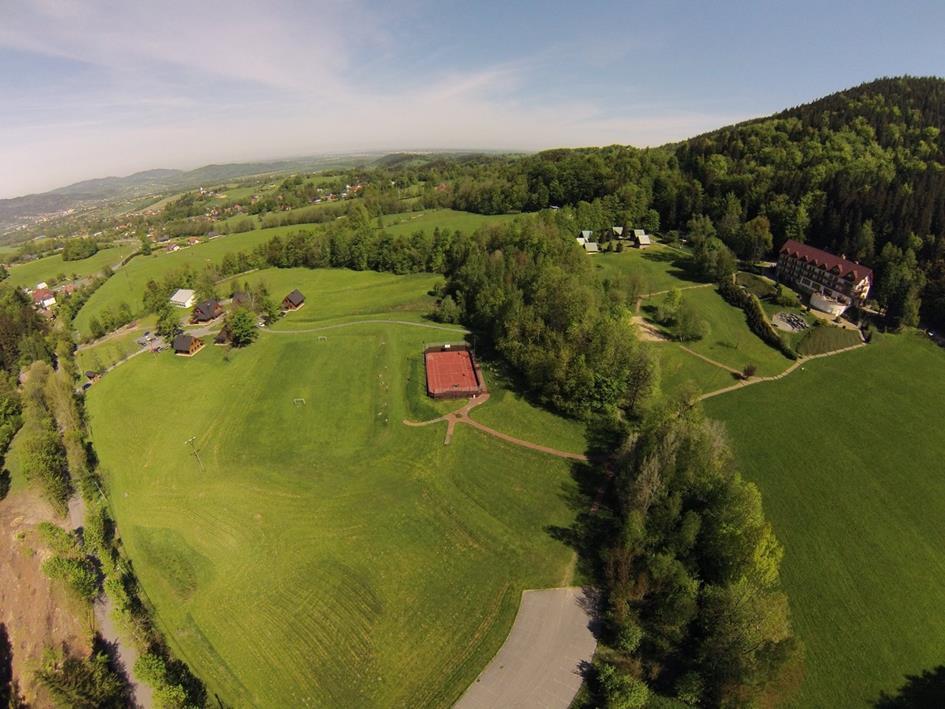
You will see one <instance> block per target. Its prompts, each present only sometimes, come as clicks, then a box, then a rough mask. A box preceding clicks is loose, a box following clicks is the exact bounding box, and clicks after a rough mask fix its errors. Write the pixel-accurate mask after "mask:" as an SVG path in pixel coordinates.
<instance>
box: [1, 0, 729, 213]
mask: <svg viewBox="0 0 945 709" xmlns="http://www.w3.org/2000/svg"><path fill="white" fill-rule="evenodd" d="M2 3H3V0H0V4H2ZM0 13H2V14H3V22H2V24H0V47H8V48H16V49H20V50H24V51H29V52H34V53H38V54H44V55H48V56H55V57H64V58H67V59H69V60H73V61H77V62H82V63H84V65H85V66H88V67H91V68H92V69H91V70H90V74H91V75H92V76H93V77H94V80H92V79H83V81H84V83H82V84H81V85H79V86H74V87H70V90H69V91H66V92H64V93H63V94H62V95H55V96H52V95H50V94H51V93H52V91H51V90H46V91H44V90H43V89H42V87H39V88H38V89H36V90H35V91H32V92H30V91H27V92H26V93H25V94H16V95H11V96H8V97H6V98H5V97H4V96H3V95H2V94H0V120H2V121H3V122H5V123H6V125H7V126H8V127H7V128H6V129H5V130H4V131H3V132H2V133H0V153H2V154H3V156H4V168H3V170H2V171H0V195H4V194H5V195H11V194H14V193H15V194H21V193H23V192H25V191H27V190H41V189H48V188H51V187H55V186H57V185H59V184H62V183H65V182H68V181H74V180H78V179H84V178H87V177H92V176H98V175H102V174H106V173H107V174H125V173H128V172H131V171H134V170H138V169H147V168H151V167H193V166H197V165H199V164H202V163H204V162H209V161H212V162H222V161H237V160H244V159H259V158H269V157H277V156H291V155H301V154H307V153H315V152H323V151H325V152H327V151H341V150H358V149H397V148H416V149H419V148H450V147H463V148H474V147H481V148H489V147H495V148H513V149H533V148H534V149H537V148H543V147H552V146H559V145H561V146H569V145H602V144H609V143H615V142H617V143H631V144H637V145H651V144H657V143H662V142H665V141H667V140H672V139H678V138H681V137H684V136H686V135H689V134H692V133H696V132H701V131H703V130H706V129H709V128H712V127H715V126H717V125H721V124H723V123H726V122H730V121H731V120H732V119H733V118H735V117H733V116H718V115H705V114H687V113H681V112H679V111H660V112H653V111H650V112H649V113H647V112H646V108H645V107H642V106H641V107H638V111H639V112H638V113H637V114H636V115H630V114H628V113H625V112H617V113H616V115H614V114H613V113H612V112H611V113H608V112H607V111H605V110H604V109H603V107H602V106H600V105H596V104H595V102H593V101H587V100H585V101H582V102H580V103H579V104H577V105H575V102H572V101H565V100H557V101H549V100H541V98H540V92H536V91H535V90H534V89H532V90H531V91H529V92H528V95H529V98H528V99H527V100H526V99H524V98H522V96H524V95H525V94H524V89H526V88H529V84H528V79H529V72H530V71H531V69H532V68H533V67H532V65H531V64H530V62H534V58H533V57H532V58H529V57H524V58H523V59H522V60H521V61H519V62H511V63H508V62H507V63H502V64H497V65H491V66H480V67H476V68H475V69H474V70H470V71H458V70H455V69H452V70H451V69H449V68H446V69H443V70H440V72H439V73H437V74H435V75H429V76H418V75H416V73H415V72H414V73H410V74H409V75H407V74H406V72H405V74H404V75H399V74H398V73H397V72H396V71H395V70H392V71H388V72H387V74H385V76H386V75H390V76H391V77H393V78H392V79H391V80H390V81H388V82H387V83H385V84H382V85H380V86H377V85H366V84H365V83H364V82H362V81H359V77H360V72H361V71H362V70H363V66H364V65H365V64H366V63H370V62H375V63H376V62H377V61H378V57H380V58H381V59H382V60H383V61H387V62H389V63H390V64H391V67H392V68H393V69H396V61H395V60H396V57H397V51H398V49H397V48H398V42H402V41H404V39H405V38H404V37H395V36H393V35H392V34H390V33H389V32H388V31H387V30H385V20H384V17H383V15H381V14H379V13H378V12H376V11H369V10H368V9H366V8H365V7H363V6H361V5H358V4H355V3H348V2H345V3H320V4H318V5H317V6H313V5H311V4H307V3H306V4H300V5H297V6H294V5H292V4H290V3H286V2H282V3H278V4H269V3H246V2H242V1H241V0H230V1H228V2H221V1H220V0H213V1H212V2H189V3H188V2H183V1H182V0H172V1H170V2H165V3H161V4H160V5H157V4H155V5H152V6H144V5H143V4H139V3H112V2H81V3H78V2H72V1H71V0H43V1H42V2H34V3H32V4H31V5H29V6H26V5H23V6H12V7H3V8H2V9H0ZM365 57H369V58H370V59H369V60H366V59H365ZM58 90H59V87H58V86H57V87H56V91H58ZM536 96H538V98H536ZM11 99H12V100H11ZM44 106H45V107H46V108H47V109H48V110H47V113H48V117H46V118H43V119H42V120H32V119H33V117H34V116H39V115H40V114H42V113H43V108H44ZM610 108H611V109H612V107H610ZM27 114H28V115H29V117H30V120H28V121H27V120H20V121H17V120H13V119H15V118H16V117H17V116H18V115H19V116H23V115H27ZM739 118H740V117H739ZM7 119H10V120H7Z"/></svg>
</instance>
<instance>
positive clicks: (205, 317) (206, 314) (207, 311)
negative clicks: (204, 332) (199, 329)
mask: <svg viewBox="0 0 945 709" xmlns="http://www.w3.org/2000/svg"><path fill="white" fill-rule="evenodd" d="M221 315H223V306H222V305H220V303H218V302H217V301H215V300H205V301H203V302H201V303H197V307H196V308H194V312H193V314H192V315H191V316H190V321H191V322H194V323H198V322H210V321H211V320H216V319H217V318H218V317H220V316H221Z"/></svg>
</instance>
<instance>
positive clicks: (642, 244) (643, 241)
mask: <svg viewBox="0 0 945 709" xmlns="http://www.w3.org/2000/svg"><path fill="white" fill-rule="evenodd" d="M633 243H634V244H635V245H636V247H637V248H638V249H645V248H646V247H647V246H652V245H653V241H652V240H651V239H650V235H649V234H647V233H646V232H645V231H644V230H643V229H634V230H633Z"/></svg>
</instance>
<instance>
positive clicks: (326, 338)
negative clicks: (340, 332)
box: [318, 335, 328, 342]
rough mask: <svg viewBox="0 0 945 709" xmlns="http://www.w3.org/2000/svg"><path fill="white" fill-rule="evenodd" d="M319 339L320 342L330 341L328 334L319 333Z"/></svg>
mask: <svg viewBox="0 0 945 709" xmlns="http://www.w3.org/2000/svg"><path fill="white" fill-rule="evenodd" d="M318 341H319V342H328V336H327V335H319V336H318Z"/></svg>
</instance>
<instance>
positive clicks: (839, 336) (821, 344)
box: [797, 325, 862, 357]
mask: <svg viewBox="0 0 945 709" xmlns="http://www.w3.org/2000/svg"><path fill="white" fill-rule="evenodd" d="M860 342H862V340H861V339H860V333H858V332H856V331H855V330H846V329H844V328H842V327H834V326H833V325H820V326H819V327H811V328H808V329H807V330H806V331H805V332H804V334H803V336H802V337H801V338H800V341H799V342H798V345H797V351H798V352H799V353H801V354H802V355H804V356H805V357H807V356H810V355H815V354H822V353H824V352H832V351H833V350H841V349H843V348H844V347H852V346H853V345H858V344H860Z"/></svg>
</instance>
